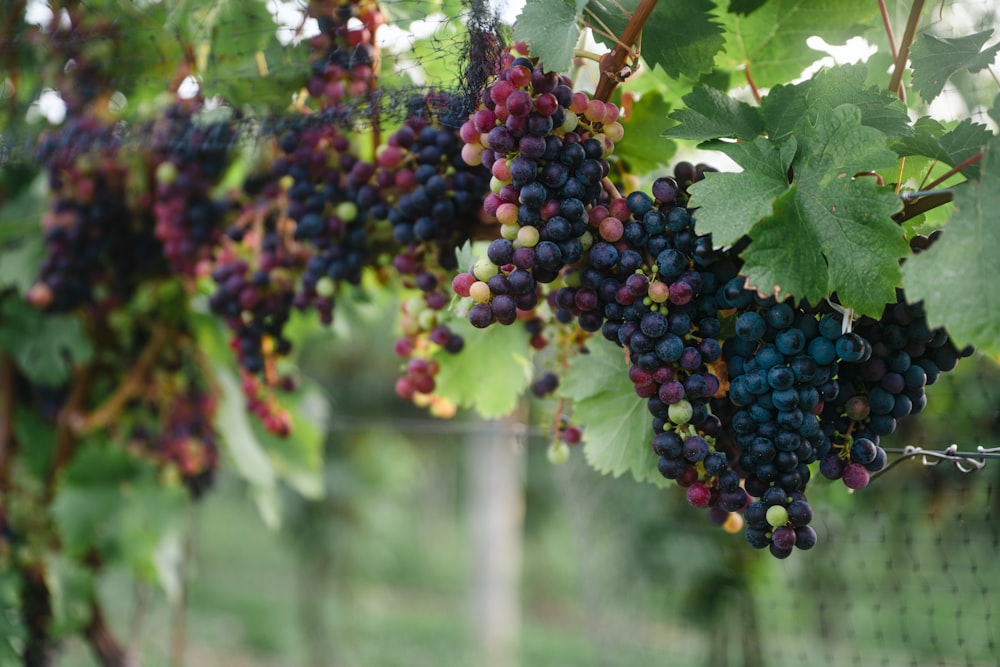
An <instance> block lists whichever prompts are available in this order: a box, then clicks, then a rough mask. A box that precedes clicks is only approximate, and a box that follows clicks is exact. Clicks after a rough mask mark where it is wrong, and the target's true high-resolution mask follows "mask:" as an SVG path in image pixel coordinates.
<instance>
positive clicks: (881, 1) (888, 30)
mask: <svg viewBox="0 0 1000 667" xmlns="http://www.w3.org/2000/svg"><path fill="white" fill-rule="evenodd" d="M878 9H879V11H880V12H881V13H882V25H883V26H885V35H886V37H888V38H889V52H890V53H892V61H893V62H896V55H897V54H898V53H899V51H897V50H896V37H895V35H893V34H892V23H890V22H889V9H888V8H887V7H886V6H885V0H878Z"/></svg>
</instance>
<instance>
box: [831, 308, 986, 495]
mask: <svg viewBox="0 0 1000 667" xmlns="http://www.w3.org/2000/svg"><path fill="white" fill-rule="evenodd" d="M831 319H833V320H834V321H835V322H839V316H837V317H832V316H831ZM821 323H822V321H821ZM830 326H833V324H831V325H830ZM850 335H853V336H856V337H857V339H859V340H858V345H859V346H860V347H861V352H860V355H859V354H858V353H856V352H854V351H853V350H846V349H845V350H842V351H843V352H845V353H848V354H849V355H850V356H849V357H845V358H843V361H842V362H841V363H840V372H839V375H838V389H839V393H838V395H837V396H835V397H833V398H832V399H831V400H829V401H827V404H826V407H825V408H824V410H823V412H822V414H821V417H822V419H823V424H824V431H825V432H826V433H827V435H828V437H829V438H830V439H831V441H832V443H833V447H832V451H830V452H829V453H828V454H827V455H826V456H825V457H824V458H823V460H822V461H821V465H820V471H821V472H822V473H823V475H824V476H825V477H827V478H829V479H841V480H843V482H844V484H845V485H847V486H848V487H849V488H852V489H858V488H862V487H864V486H866V485H867V484H868V481H869V477H870V473H872V472H877V471H879V470H881V469H882V468H883V467H884V466H885V463H886V453H885V450H883V449H882V447H881V446H880V443H879V438H880V436H885V435H889V434H890V433H892V432H894V431H895V430H896V423H897V421H898V420H899V419H902V418H903V417H906V416H907V415H910V414H916V413H918V412H920V411H922V410H923V409H924V406H925V405H926V404H927V397H926V394H925V391H924V390H925V387H926V386H927V385H929V384H933V383H934V382H935V381H937V378H938V376H939V374H940V373H941V372H942V371H950V370H952V369H953V368H954V367H955V365H956V364H957V363H958V360H959V359H960V358H962V357H964V356H968V355H969V354H971V353H972V350H971V349H965V350H958V349H957V348H956V347H955V345H954V343H953V342H952V341H951V340H950V339H949V337H948V334H947V332H945V330H944V329H934V330H932V329H930V327H929V326H928V324H927V318H926V315H925V313H924V309H923V304H922V303H916V304H909V303H907V302H906V299H905V295H904V294H903V293H902V291H900V292H899V293H898V294H897V302H896V303H894V304H889V305H887V306H886V308H885V310H884V311H883V313H882V316H881V318H879V319H878V320H875V319H873V318H868V317H863V318H861V319H860V320H858V321H857V322H856V323H855V324H854V333H853V334H850Z"/></svg>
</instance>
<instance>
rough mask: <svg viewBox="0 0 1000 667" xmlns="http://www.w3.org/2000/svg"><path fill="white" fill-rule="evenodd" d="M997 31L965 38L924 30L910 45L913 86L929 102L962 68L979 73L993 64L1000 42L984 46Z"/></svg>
mask: <svg viewBox="0 0 1000 667" xmlns="http://www.w3.org/2000/svg"><path fill="white" fill-rule="evenodd" d="M992 34H993V30H992V29H990V30H984V31H982V32H977V33H975V34H972V35H967V36H965V37H956V38H954V39H950V38H947V37H937V36H935V35H932V34H930V33H924V34H922V35H920V37H918V38H917V40H916V41H915V42H914V43H913V46H912V47H911V48H910V63H911V66H912V68H913V87H914V88H916V89H917V92H918V93H920V97H922V98H924V101H925V102H930V101H931V100H933V99H934V98H935V97H937V96H938V95H940V94H941V91H942V90H943V89H944V84H945V82H946V81H947V80H948V78H949V77H951V75H953V74H954V73H955V72H958V71H959V70H963V69H965V70H968V71H970V72H978V71H979V70H981V69H984V68H986V67H989V66H990V65H991V64H992V63H993V61H994V59H996V55H997V51H1000V43H997V44H994V45H993V46H990V47H988V48H986V49H984V48H983V45H984V44H986V40H988V39H989V38H990V36H991V35H992Z"/></svg>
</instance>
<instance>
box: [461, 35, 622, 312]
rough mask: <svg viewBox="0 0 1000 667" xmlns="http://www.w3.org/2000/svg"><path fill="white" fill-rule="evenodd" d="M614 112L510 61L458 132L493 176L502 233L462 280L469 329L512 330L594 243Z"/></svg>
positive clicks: (530, 66)
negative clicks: (593, 214)
mask: <svg viewBox="0 0 1000 667" xmlns="http://www.w3.org/2000/svg"><path fill="white" fill-rule="evenodd" d="M618 115H619V110H618V107H616V106H615V105H614V104H609V103H604V102H602V101H600V100H591V99H589V98H588V97H587V95H586V94H585V93H579V92H576V93H574V92H573V90H572V88H571V82H570V81H569V79H568V78H566V77H560V76H559V75H557V74H555V73H552V72H546V71H545V70H544V69H543V68H542V67H541V66H540V65H538V64H537V63H535V62H534V61H532V60H530V59H529V58H526V57H515V56H514V55H513V54H511V53H507V54H506V55H505V56H504V57H503V60H502V67H501V70H500V72H499V75H498V78H497V81H495V82H494V83H493V85H491V86H489V87H488V88H487V89H486V90H485V91H484V92H483V94H482V99H481V107H480V109H479V110H477V111H476V112H474V113H473V114H472V116H471V118H470V120H468V121H467V122H466V123H465V124H464V125H463V126H462V128H461V136H462V139H463V140H464V141H465V147H464V148H463V149H462V154H463V156H464V158H465V160H466V162H468V163H469V164H483V165H484V166H486V167H487V168H489V169H490V171H491V173H492V175H493V179H492V183H491V189H492V193H491V194H490V195H489V196H487V197H486V200H485V202H484V204H483V210H484V211H485V213H486V214H487V215H488V216H490V217H491V218H496V220H497V221H498V222H499V223H500V236H501V238H499V239H497V240H495V241H494V242H493V243H492V244H491V245H490V247H489V250H488V253H487V256H486V257H485V258H482V259H480V260H479V261H478V262H476V264H475V265H474V266H473V267H471V270H470V271H469V273H468V274H466V276H461V275H460V276H459V277H458V278H457V279H456V283H455V289H456V292H457V293H458V294H459V295H460V296H463V297H466V296H469V297H471V298H472V301H473V302H474V305H473V306H472V307H471V309H470V310H469V321H470V322H471V323H472V324H473V326H476V327H479V328H482V327H486V326H489V325H490V324H492V323H493V322H500V323H501V324H510V323H512V322H513V321H514V320H515V319H516V318H517V311H519V310H520V311H530V310H532V309H533V308H534V307H535V306H536V305H537V303H538V294H537V291H536V286H537V285H538V284H539V283H543V284H544V283H551V282H552V281H553V280H555V279H556V277H557V276H558V275H559V272H560V271H561V270H562V269H563V268H564V267H566V266H568V265H571V264H575V263H577V262H579V261H580V260H581V259H582V258H583V256H584V253H585V252H586V251H587V249H588V247H589V245H590V243H591V235H590V232H589V228H588V223H589V216H588V209H589V208H590V207H591V206H593V205H595V204H597V203H598V202H599V201H601V199H602V198H606V197H607V194H606V193H605V190H604V186H603V181H604V179H605V178H606V177H607V175H608V171H609V165H608V161H607V159H606V158H607V156H608V155H609V154H610V152H611V150H612V149H613V147H614V142H615V141H617V140H619V139H621V136H622V134H623V130H622V126H621V124H620V123H618V122H617V121H618Z"/></svg>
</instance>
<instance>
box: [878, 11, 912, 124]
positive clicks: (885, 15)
mask: <svg viewBox="0 0 1000 667" xmlns="http://www.w3.org/2000/svg"><path fill="white" fill-rule="evenodd" d="M878 9H879V12H880V13H881V14H882V25H883V26H884V27H885V36H886V37H887V38H888V39H889V52H890V53H891V54H892V62H893V63H895V62H896V58H897V57H898V55H899V51H898V50H897V48H896V36H895V35H893V34H892V23H891V22H890V21H889V9H888V8H887V7H886V6H885V0H878ZM896 94H897V95H899V101H900V102H902V103H903V104H906V89H904V88H903V87H902V86H899V90H897V91H896Z"/></svg>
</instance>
